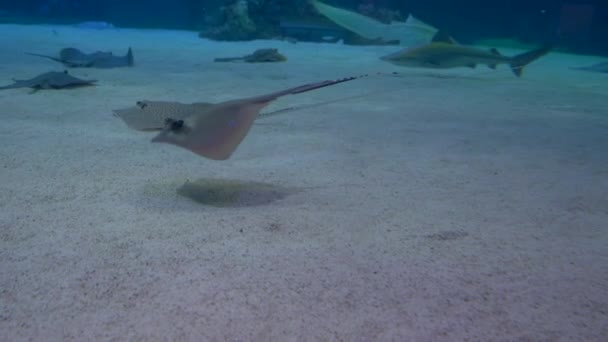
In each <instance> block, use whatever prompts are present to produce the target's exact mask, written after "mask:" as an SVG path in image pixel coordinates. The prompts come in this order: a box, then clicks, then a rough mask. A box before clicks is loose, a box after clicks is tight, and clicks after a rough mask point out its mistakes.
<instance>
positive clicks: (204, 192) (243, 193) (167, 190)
mask: <svg viewBox="0 0 608 342" xmlns="http://www.w3.org/2000/svg"><path fill="white" fill-rule="evenodd" d="M299 191H301V189H298V188H291V187H283V186H279V185H275V184H271V183H262V182H254V181H247V180H238V179H223V178H200V179H197V180H186V182H184V181H183V179H182V180H169V181H166V182H161V183H156V182H155V183H149V184H147V185H145V186H144V188H143V193H142V194H141V195H142V196H143V198H142V200H139V201H138V203H139V205H142V204H144V205H145V206H146V207H148V208H155V209H158V210H192V209H193V207H191V206H184V202H182V201H180V199H183V198H185V199H188V200H189V201H192V202H194V205H195V206H196V205H197V204H199V205H202V206H208V207H216V208H244V207H255V206H263V205H269V204H271V203H273V202H275V201H278V200H281V199H284V198H286V197H287V196H289V195H291V194H294V193H296V192H299Z"/></svg>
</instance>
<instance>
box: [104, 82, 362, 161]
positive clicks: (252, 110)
mask: <svg viewBox="0 0 608 342" xmlns="http://www.w3.org/2000/svg"><path fill="white" fill-rule="evenodd" d="M359 77H362V76H358V77H349V78H344V79H340V80H333V81H323V82H317V83H309V84H305V85H302V86H299V87H295V88H289V89H287V90H281V91H277V92H274V93H270V94H266V95H260V96H255V97H250V98H245V99H237V100H231V101H225V102H221V103H216V104H213V103H204V102H198V103H192V104H183V103H178V102H164V101H138V102H137V105H136V106H134V107H130V108H126V109H119V110H115V111H114V115H115V116H118V117H120V118H121V119H123V120H124V121H125V122H126V123H127V125H128V126H129V127H131V128H133V129H136V130H142V131H155V130H156V131H158V130H160V132H159V133H158V135H157V136H156V137H154V138H153V139H152V142H160V143H167V144H172V145H176V146H179V147H182V148H185V149H187V150H189V151H191V152H193V153H195V154H198V155H200V156H203V157H206V158H209V159H213V160H225V159H228V158H229V157H230V156H231V155H232V153H233V152H234V151H235V150H236V148H237V147H238V146H239V144H240V143H241V142H242V141H243V139H244V138H245V136H246V135H247V133H248V132H249V130H250V128H251V125H252V124H253V122H254V120H255V119H256V117H258V115H259V112H260V110H262V108H264V107H266V106H267V105H268V104H270V102H272V101H274V100H276V99H277V98H279V97H281V96H285V95H293V94H299V93H304V92H307V91H310V90H313V89H318V88H323V87H327V86H330V85H334V84H338V83H342V82H347V81H351V80H354V79H356V78H359Z"/></svg>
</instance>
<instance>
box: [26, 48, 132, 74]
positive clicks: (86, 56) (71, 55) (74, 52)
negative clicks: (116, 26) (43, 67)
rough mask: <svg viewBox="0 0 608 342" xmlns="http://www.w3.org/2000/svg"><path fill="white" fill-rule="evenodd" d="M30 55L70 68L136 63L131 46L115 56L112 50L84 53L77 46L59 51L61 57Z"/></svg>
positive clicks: (101, 67) (114, 66) (121, 65)
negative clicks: (122, 53) (125, 52)
mask: <svg viewBox="0 0 608 342" xmlns="http://www.w3.org/2000/svg"><path fill="white" fill-rule="evenodd" d="M26 54H28V55H32V56H38V57H44V58H48V59H51V60H54V61H56V62H59V63H62V64H63V65H65V66H67V67H70V68H100V69H109V68H120V67H130V66H133V64H134V59H133V51H132V50H131V48H129V50H128V51H127V54H126V55H124V56H114V55H113V54H112V52H105V51H97V52H93V53H84V52H82V51H80V50H78V49H76V48H65V49H61V51H59V57H53V56H47V55H40V54H37V53H29V52H26Z"/></svg>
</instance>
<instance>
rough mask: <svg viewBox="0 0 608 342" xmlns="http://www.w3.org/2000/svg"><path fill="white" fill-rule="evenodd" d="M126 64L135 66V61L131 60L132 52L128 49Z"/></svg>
mask: <svg viewBox="0 0 608 342" xmlns="http://www.w3.org/2000/svg"><path fill="white" fill-rule="evenodd" d="M127 64H128V65H129V66H133V65H135V59H134V58H133V50H131V47H129V51H127Z"/></svg>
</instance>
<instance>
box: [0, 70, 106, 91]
mask: <svg viewBox="0 0 608 342" xmlns="http://www.w3.org/2000/svg"><path fill="white" fill-rule="evenodd" d="M95 82H97V81H96V80H83V79H80V78H76V77H74V76H72V75H70V74H68V72H67V70H66V71H63V72H61V71H51V72H46V73H44V74H41V75H38V76H36V77H34V78H32V79H29V80H14V83H13V84H10V85H7V86H4V87H0V90H5V89H16V88H32V89H34V91H37V90H40V89H63V88H74V87H82V86H89V85H94V83H95Z"/></svg>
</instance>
